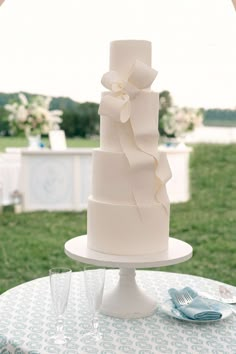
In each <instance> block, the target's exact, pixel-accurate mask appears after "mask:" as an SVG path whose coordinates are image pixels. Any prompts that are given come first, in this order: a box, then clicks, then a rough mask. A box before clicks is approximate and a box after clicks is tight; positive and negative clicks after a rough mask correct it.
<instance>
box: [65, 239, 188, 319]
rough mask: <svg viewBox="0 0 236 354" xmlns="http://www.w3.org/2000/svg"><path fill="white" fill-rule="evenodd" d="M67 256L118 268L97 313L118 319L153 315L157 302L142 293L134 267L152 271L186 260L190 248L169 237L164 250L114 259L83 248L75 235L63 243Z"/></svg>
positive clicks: (85, 245) (81, 242)
mask: <svg viewBox="0 0 236 354" xmlns="http://www.w3.org/2000/svg"><path fill="white" fill-rule="evenodd" d="M65 253H66V255H67V256H68V257H70V258H72V259H74V260H76V261H79V262H82V263H86V264H93V265H95V266H102V267H112V268H120V278H119V281H118V284H117V285H116V286H115V288H114V289H112V291H110V293H108V294H104V299H103V304H102V309H101V312H102V313H103V314H105V315H109V316H113V317H119V318H140V317H147V316H150V315H152V314H153V313H154V311H155V310H156V307H157V302H156V301H155V300H154V299H152V298H151V297H150V296H148V295H147V294H145V293H144V291H143V290H142V289H140V288H139V286H138V284H137V283H136V281H135V268H155V267H163V266H168V265H172V264H177V263H181V262H184V261H187V260H188V259H190V258H191V257H192V247H191V246H190V245H189V244H187V243H186V242H183V241H180V240H177V239H175V238H171V237H170V238H169V247H168V250H167V251H165V252H161V253H153V254H149V255H142V256H117V255H112V254H105V253H100V252H96V251H93V250H90V249H89V248H87V236H86V235H84V236H78V237H75V238H73V239H71V240H69V241H67V242H66V243H65Z"/></svg>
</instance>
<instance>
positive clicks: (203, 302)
mask: <svg viewBox="0 0 236 354" xmlns="http://www.w3.org/2000/svg"><path fill="white" fill-rule="evenodd" d="M168 292H169V294H170V297H171V300H172V301H173V303H174V305H175V307H176V308H177V309H178V310H179V311H180V312H182V313H183V314H184V315H185V316H187V317H188V318H190V319H192V320H198V321H210V320H218V319H220V318H221V317H222V314H221V313H220V312H219V311H217V308H216V307H215V308H214V302H213V301H211V300H209V299H204V298H202V297H200V296H198V294H197V293H196V292H195V291H194V290H193V289H191V288H189V287H186V288H183V289H181V290H176V289H174V288H171V289H169V290H168ZM186 292H188V293H189V294H190V296H191V297H192V298H193V300H192V302H191V303H189V304H187V305H180V303H179V301H178V299H177V295H183V294H184V293H186Z"/></svg>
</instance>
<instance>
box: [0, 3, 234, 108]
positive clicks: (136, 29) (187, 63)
mask: <svg viewBox="0 0 236 354" xmlns="http://www.w3.org/2000/svg"><path fill="white" fill-rule="evenodd" d="M1 1H2V0H1ZM117 39H146V40H150V41H151V42H152V48H153V59H152V66H153V67H154V68H155V69H156V70H158V77H157V79H156V80H155V83H154V84H153V86H152V88H153V89H154V90H155V91H159V92H160V91H162V90H168V91H170V93H171V95H172V97H173V100H174V103H175V104H176V105H178V106H182V107H183V106H187V107H203V108H213V107H214V108H236V11H235V9H234V6H233V2H232V1H231V0H118V1H114V0H5V1H4V2H3V3H2V5H1V6H0V92H17V91H26V92H31V93H37V94H44V95H49V96H68V97H71V98H72V99H74V100H76V101H79V102H84V101H93V102H99V101H100V95H101V92H102V91H103V87H102V85H101V83H100V80H101V77H102V75H103V73H105V72H106V71H108V70H109V67H108V65H109V44H110V42H111V41H112V40H117Z"/></svg>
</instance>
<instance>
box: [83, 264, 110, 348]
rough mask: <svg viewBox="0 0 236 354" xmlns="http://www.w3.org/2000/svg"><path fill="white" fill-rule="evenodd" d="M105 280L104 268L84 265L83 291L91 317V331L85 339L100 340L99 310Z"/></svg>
mask: <svg viewBox="0 0 236 354" xmlns="http://www.w3.org/2000/svg"><path fill="white" fill-rule="evenodd" d="M104 282H105V269H104V268H96V269H94V267H91V266H89V265H88V266H87V265H85V266H84V284H85V293H86V297H87V300H88V306H89V312H90V315H91V317H92V319H91V327H92V329H91V331H90V332H88V333H86V334H85V335H84V336H83V338H84V339H86V340H89V339H91V340H95V341H96V342H97V341H100V340H101V339H102V334H101V333H100V332H99V310H100V307H101V305H102V297H103V289H104Z"/></svg>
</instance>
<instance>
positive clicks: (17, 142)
mask: <svg viewBox="0 0 236 354" xmlns="http://www.w3.org/2000/svg"><path fill="white" fill-rule="evenodd" d="M42 141H43V143H44V144H45V146H46V147H48V146H49V141H48V139H47V138H43V139H42ZM66 141H67V145H68V147H72V148H75V147H85V148H86V147H97V146H99V138H97V139H82V138H67V139H66ZM27 146H28V142H27V139H26V138H25V137H0V152H4V150H5V148H6V147H27Z"/></svg>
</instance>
